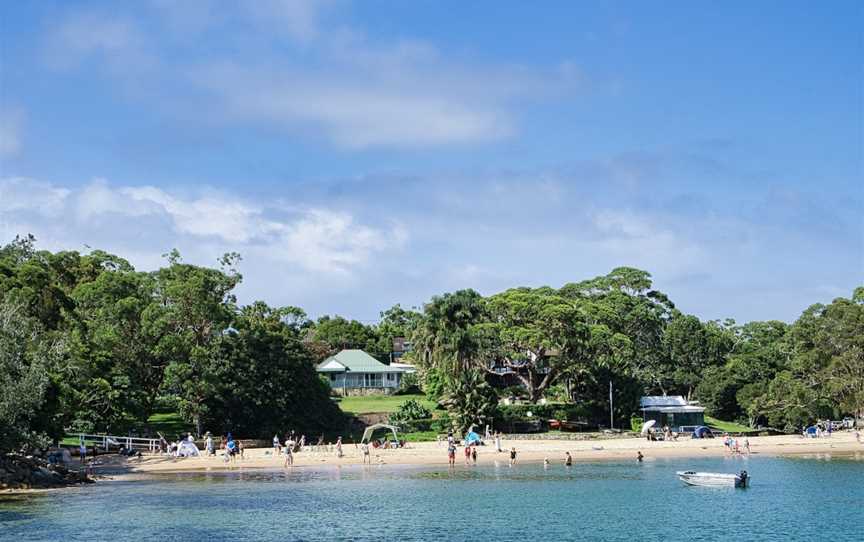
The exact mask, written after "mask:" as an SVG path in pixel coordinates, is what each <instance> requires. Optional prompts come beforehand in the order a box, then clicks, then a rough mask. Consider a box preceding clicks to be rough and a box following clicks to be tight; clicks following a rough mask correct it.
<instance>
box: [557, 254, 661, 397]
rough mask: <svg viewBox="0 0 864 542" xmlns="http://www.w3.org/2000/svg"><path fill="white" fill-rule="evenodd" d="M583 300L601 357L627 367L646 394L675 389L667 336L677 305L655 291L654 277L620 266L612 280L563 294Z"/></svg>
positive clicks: (564, 290) (575, 287)
mask: <svg viewBox="0 0 864 542" xmlns="http://www.w3.org/2000/svg"><path fill="white" fill-rule="evenodd" d="M560 293H561V295H563V296H564V297H567V298H570V299H574V300H579V301H581V302H582V303H583V304H584V307H585V312H586V313H587V314H588V316H589V325H591V327H592V336H593V337H595V341H594V342H595V347H596V348H595V350H596V355H597V356H605V359H606V362H607V363H609V362H613V361H618V362H621V361H623V362H625V363H626V367H624V368H623V369H624V370H626V372H627V373H628V374H630V375H632V376H634V377H635V378H638V379H639V380H641V381H643V382H644V383H645V387H646V390H648V391H651V390H659V391H660V392H661V393H666V392H667V391H668V390H669V389H670V388H671V387H672V385H673V378H672V372H673V371H672V370H671V368H670V361H669V357H668V355H666V352H665V350H664V348H663V334H664V331H665V327H666V324H667V322H668V321H669V320H670V319H671V318H672V315H673V313H674V310H675V305H674V304H673V303H672V302H671V301H670V300H669V298H668V297H667V296H666V294H664V293H662V292H660V291H657V290H654V289H652V282H651V275H650V274H649V273H648V272H646V271H642V270H640V269H634V268H631V267H619V268H616V269H613V270H612V271H611V272H610V273H609V274H608V275H605V276H601V277H596V278H593V279H590V280H586V281H582V282H578V283H571V284H567V285H565V286H563V287H562V288H561V290H560Z"/></svg>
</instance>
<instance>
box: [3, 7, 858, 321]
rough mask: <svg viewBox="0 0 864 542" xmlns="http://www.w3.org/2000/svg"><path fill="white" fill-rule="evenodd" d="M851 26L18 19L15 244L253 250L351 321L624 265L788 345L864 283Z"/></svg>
mask: <svg viewBox="0 0 864 542" xmlns="http://www.w3.org/2000/svg"><path fill="white" fill-rule="evenodd" d="M532 6H533V7H532ZM862 6H864V4H862V3H861V2H854V1H850V2H842V1H838V2H831V3H830V5H820V4H817V3H813V2H803V1H802V2H794V1H792V2H789V1H784V2H776V3H775V2H768V1H765V2H757V3H755V4H754V3H752V2H723V3H694V2H680V3H678V2H664V3H662V6H660V5H658V4H656V3H654V4H649V3H634V2H620V3H619V2H595V3H593V4H589V3H587V2H558V3H556V2H544V3H542V5H536V4H532V3H525V2H499V1H492V0H489V1H486V0H481V1H476V2H470V3H467V2H451V3H445V2H427V1H419V2H396V1H393V0H390V1H377V0H364V1H363V2H360V1H359V0H356V1H354V2H352V1H350V0H333V1H320V2H319V1H311V0H308V1H307V0H299V1H290V0H255V1H251V0H250V1H231V0H224V1H221V0H185V1H183V2H173V1H168V0H150V1H143V0H142V1H141V2H104V3H103V2H97V1H92V2H72V1H64V2H60V1H53V2H52V1H45V2H3V3H0V47H2V52H0V54H2V57H0V243H6V242H8V241H10V240H11V239H13V238H14V237H15V235H16V234H26V233H33V234H34V235H36V237H37V238H38V240H39V244H40V246H41V247H44V248H48V249H52V250H55V249H75V250H81V251H85V250H87V247H88V246H90V247H98V248H103V249H106V250H109V251H112V252H115V253H118V254H120V255H123V256H125V257H127V258H128V259H129V260H130V261H132V262H133V263H134V264H135V265H136V266H137V267H139V268H140V269H153V268H155V267H158V266H159V265H160V264H161V263H162V262H163V261H164V260H163V259H162V257H161V255H162V254H164V253H166V252H168V251H169V250H170V249H171V248H174V247H176V248H178V249H179V250H180V251H181V253H182V254H183V256H184V258H185V259H186V260H187V261H191V262H194V263H200V264H210V265H212V264H215V262H216V258H217V257H218V256H219V255H220V254H222V253H224V252H227V251H237V252H240V253H241V254H242V256H243V258H244V261H243V263H242V265H241V271H242V272H243V274H244V278H245V279H244V283H243V285H242V286H241V288H240V290H239V294H240V298H241V300H242V301H251V300H253V299H264V300H265V301H267V302H269V303H271V304H292V305H299V306H302V307H304V308H305V309H306V310H307V311H308V312H309V313H310V314H312V315H320V314H323V313H338V314H342V315H345V316H348V317H353V318H358V319H361V320H374V319H375V318H376V317H377V315H378V312H379V311H380V310H382V309H384V308H387V307H389V306H390V305H392V304H394V303H397V302H398V303H401V304H402V305H403V306H414V305H418V304H420V303H422V302H423V301H425V300H428V299H429V297H430V296H432V295H434V294H436V293H441V292H444V291H450V290H454V289H458V288H466V287H472V288H475V289H478V290H479V291H481V292H482V293H484V294H489V293H494V292H496V291H500V290H502V289H505V288H508V287H511V286H517V285H529V286H533V285H544V284H545V285H551V286H560V285H562V284H564V283H567V282H571V281H576V280H581V279H585V278H589V277H592V276H595V275H600V274H604V273H606V272H608V271H609V270H611V269H612V268H613V267H616V266H620V265H628V266H635V267H640V268H643V269H646V270H648V271H650V272H651V273H652V274H653V276H654V278H655V281H656V285H657V286H658V287H659V288H660V289H662V290H664V291H665V292H667V293H668V294H669V295H670V296H671V297H672V299H673V300H674V301H675V302H676V303H677V304H678V306H679V308H681V309H682V310H684V311H686V312H690V313H693V314H696V315H698V316H700V317H702V318H706V319H707V318H724V317H733V318H735V319H737V320H739V321H746V320H751V319H781V320H793V319H794V318H795V317H796V316H797V315H798V314H799V313H800V311H801V310H802V309H804V308H805V307H807V306H808V305H809V304H811V303H814V302H827V301H830V300H831V299H833V298H834V297H836V296H839V295H844V296H848V295H849V294H850V293H851V291H852V289H853V288H854V287H855V286H856V285H860V284H862V283H864V218H862V217H864V188H862V186H864V180H862V179H864V156H862V154H864V151H862V149H864V141H862V132H864V128H862V123H864V120H862V119H864V106H862V103H864V97H862V96H864V83H862V81H864V70H862V60H861V59H862V58H864V45H862V44H864V38H862V29H864V7H862Z"/></svg>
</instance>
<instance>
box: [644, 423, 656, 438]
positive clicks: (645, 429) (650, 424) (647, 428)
mask: <svg viewBox="0 0 864 542" xmlns="http://www.w3.org/2000/svg"><path fill="white" fill-rule="evenodd" d="M656 423H657V420H648V421H647V422H645V423H643V424H642V434H643V435H644V434H645V433H647V432H648V430H649V429H651V428H652V427H654V424H656Z"/></svg>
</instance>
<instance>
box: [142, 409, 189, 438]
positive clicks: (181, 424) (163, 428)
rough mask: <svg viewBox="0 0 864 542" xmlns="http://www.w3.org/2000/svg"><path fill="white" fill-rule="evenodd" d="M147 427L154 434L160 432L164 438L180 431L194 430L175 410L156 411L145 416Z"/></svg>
mask: <svg viewBox="0 0 864 542" xmlns="http://www.w3.org/2000/svg"><path fill="white" fill-rule="evenodd" d="M147 427H148V428H149V429H150V431H151V432H152V433H153V434H154V435H155V434H156V432H157V431H158V432H160V433H162V434H163V435H165V438H168V439H171V438H174V437H175V436H176V435H179V434H181V433H183V434H185V433H188V432H190V431H192V432H194V431H195V428H194V427H193V426H192V424H189V423H186V422H185V421H184V420H183V418H182V417H180V414H178V413H176V412H157V413H156V414H153V415H152V416H150V417H149V418H147Z"/></svg>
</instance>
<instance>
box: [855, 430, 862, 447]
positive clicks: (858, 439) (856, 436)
mask: <svg viewBox="0 0 864 542" xmlns="http://www.w3.org/2000/svg"><path fill="white" fill-rule="evenodd" d="M855 440H856V441H858V444H861V431H859V430H857V429H856V430H855Z"/></svg>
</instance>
